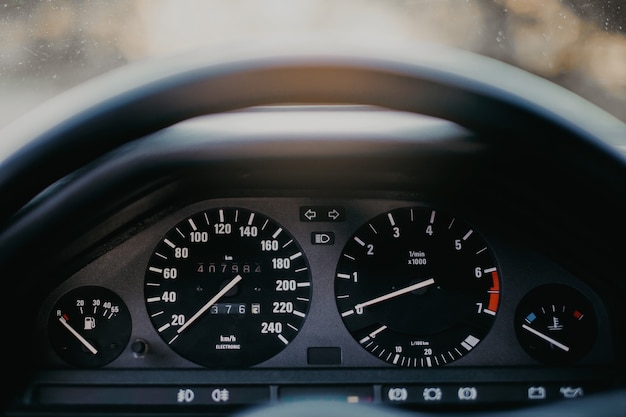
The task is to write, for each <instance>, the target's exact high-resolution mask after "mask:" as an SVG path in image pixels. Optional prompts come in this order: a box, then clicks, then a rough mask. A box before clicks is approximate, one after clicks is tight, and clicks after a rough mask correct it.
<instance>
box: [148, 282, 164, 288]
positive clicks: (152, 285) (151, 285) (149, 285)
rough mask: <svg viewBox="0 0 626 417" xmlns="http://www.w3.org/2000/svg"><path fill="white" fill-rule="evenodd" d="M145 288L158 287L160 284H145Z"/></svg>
mask: <svg viewBox="0 0 626 417" xmlns="http://www.w3.org/2000/svg"><path fill="white" fill-rule="evenodd" d="M146 286H147V287H160V286H161V284H158V283H156V282H146Z"/></svg>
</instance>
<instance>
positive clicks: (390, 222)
mask: <svg viewBox="0 0 626 417" xmlns="http://www.w3.org/2000/svg"><path fill="white" fill-rule="evenodd" d="M387 217H388V218H389V224H391V225H392V226H395V225H396V221H395V220H394V219H393V216H392V215H391V213H387Z"/></svg>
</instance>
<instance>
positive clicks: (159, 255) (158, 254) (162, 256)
mask: <svg viewBox="0 0 626 417" xmlns="http://www.w3.org/2000/svg"><path fill="white" fill-rule="evenodd" d="M154 254H155V255H156V256H158V257H159V258H163V259H167V256H165V255H161V254H160V253H159V252H154Z"/></svg>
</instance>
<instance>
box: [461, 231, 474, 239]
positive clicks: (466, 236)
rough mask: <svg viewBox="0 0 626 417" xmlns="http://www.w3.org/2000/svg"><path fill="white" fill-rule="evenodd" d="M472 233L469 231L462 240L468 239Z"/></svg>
mask: <svg viewBox="0 0 626 417" xmlns="http://www.w3.org/2000/svg"><path fill="white" fill-rule="evenodd" d="M472 233H474V231H473V230H471V229H470V231H469V232H467V233H465V236H463V240H467V239H469V237H470V236H471V235H472Z"/></svg>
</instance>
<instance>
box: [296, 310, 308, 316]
mask: <svg viewBox="0 0 626 417" xmlns="http://www.w3.org/2000/svg"><path fill="white" fill-rule="evenodd" d="M293 315H294V316H298V317H305V316H306V314H304V313H303V312H301V311H298V310H293Z"/></svg>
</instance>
